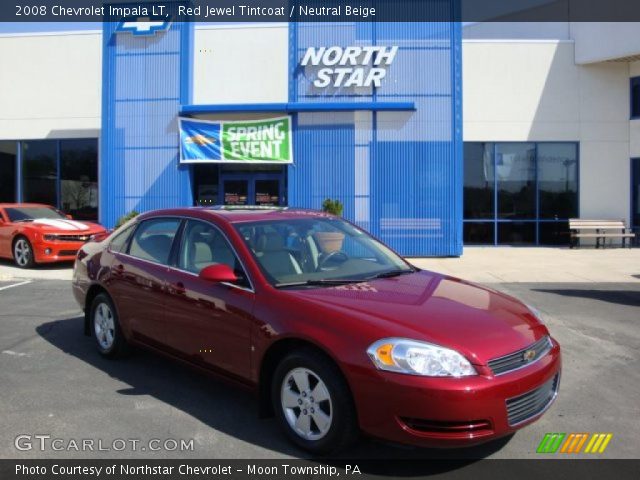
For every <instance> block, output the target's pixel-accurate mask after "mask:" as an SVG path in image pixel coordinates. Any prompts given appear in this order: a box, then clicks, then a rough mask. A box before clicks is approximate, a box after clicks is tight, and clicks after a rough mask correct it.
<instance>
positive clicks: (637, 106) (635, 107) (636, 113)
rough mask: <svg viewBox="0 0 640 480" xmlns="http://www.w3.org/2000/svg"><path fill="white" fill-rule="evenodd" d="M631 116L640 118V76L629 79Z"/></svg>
mask: <svg viewBox="0 0 640 480" xmlns="http://www.w3.org/2000/svg"><path fill="white" fill-rule="evenodd" d="M631 118H640V77H634V78H632V79H631Z"/></svg>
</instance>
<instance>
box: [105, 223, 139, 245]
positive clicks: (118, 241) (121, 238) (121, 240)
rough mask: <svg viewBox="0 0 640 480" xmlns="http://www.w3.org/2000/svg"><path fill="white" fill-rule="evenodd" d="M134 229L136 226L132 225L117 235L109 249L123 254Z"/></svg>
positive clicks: (110, 243)
mask: <svg viewBox="0 0 640 480" xmlns="http://www.w3.org/2000/svg"><path fill="white" fill-rule="evenodd" d="M134 228H135V224H134V225H130V226H129V227H127V228H125V229H124V230H122V231H121V232H118V233H116V234H115V235H114V237H113V238H112V239H111V241H110V242H109V249H110V250H111V251H112V252H122V251H123V250H124V248H125V246H126V245H127V240H129V236H131V232H133V229H134Z"/></svg>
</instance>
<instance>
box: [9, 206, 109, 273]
mask: <svg viewBox="0 0 640 480" xmlns="http://www.w3.org/2000/svg"><path fill="white" fill-rule="evenodd" d="M11 207H43V208H53V207H51V206H50V205H42V204H37V203H1V204H0V219H2V222H0V257H1V258H13V242H14V240H15V239H16V238H17V237H19V236H23V237H25V238H26V239H27V240H29V243H30V244H31V247H32V248H33V254H34V258H35V261H36V263H53V262H65V261H67V262H68V261H73V260H74V259H75V258H76V253H77V251H78V250H79V249H80V247H82V245H84V244H85V243H86V242H87V240H88V239H89V238H90V237H91V236H92V235H96V234H103V233H104V232H105V228H104V227H103V226H101V225H98V224H97V223H91V222H78V221H75V220H72V221H70V222H69V221H65V220H60V222H61V223H63V224H66V225H65V228H59V227H56V226H53V225H47V224H44V223H30V222H15V223H14V222H11V220H10V219H9V216H8V215H7V213H6V211H5V209H6V208H11ZM78 225H83V226H84V227H86V228H81V227H77V226H78ZM45 235H64V236H78V237H80V238H81V239H79V240H75V239H74V240H71V241H70V240H64V239H61V240H47V239H45V238H44V236H45ZM47 249H48V250H49V253H47Z"/></svg>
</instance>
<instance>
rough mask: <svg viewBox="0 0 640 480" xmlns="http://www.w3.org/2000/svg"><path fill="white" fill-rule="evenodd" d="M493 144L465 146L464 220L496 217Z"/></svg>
mask: <svg viewBox="0 0 640 480" xmlns="http://www.w3.org/2000/svg"><path fill="white" fill-rule="evenodd" d="M494 191H495V189H494V166H493V143H476V142H474V143H465V144H464V218H469V219H471V218H473V219H475V218H493V217H494V210H495V207H494Z"/></svg>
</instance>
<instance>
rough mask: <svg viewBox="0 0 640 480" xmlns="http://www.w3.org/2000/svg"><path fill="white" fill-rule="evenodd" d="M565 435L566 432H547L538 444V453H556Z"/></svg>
mask: <svg viewBox="0 0 640 480" xmlns="http://www.w3.org/2000/svg"><path fill="white" fill-rule="evenodd" d="M565 436H566V433H547V434H546V435H545V436H544V438H543V439H542V441H541V442H540V445H538V449H537V450H536V453H556V450H558V447H559V446H560V443H561V442H562V440H563V439H564V437H565Z"/></svg>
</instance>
